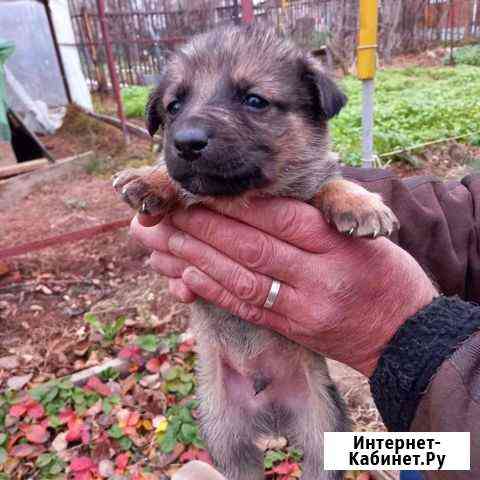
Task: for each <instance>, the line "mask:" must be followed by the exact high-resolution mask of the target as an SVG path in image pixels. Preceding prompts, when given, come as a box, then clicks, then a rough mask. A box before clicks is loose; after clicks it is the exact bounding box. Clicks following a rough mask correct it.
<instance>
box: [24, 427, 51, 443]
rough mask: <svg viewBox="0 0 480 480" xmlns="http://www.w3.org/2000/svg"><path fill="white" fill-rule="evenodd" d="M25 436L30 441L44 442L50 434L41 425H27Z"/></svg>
mask: <svg viewBox="0 0 480 480" xmlns="http://www.w3.org/2000/svg"><path fill="white" fill-rule="evenodd" d="M25 436H26V437H27V440H28V441H29V442H32V443H45V442H46V441H47V440H48V439H49V438H50V434H49V433H48V432H47V429H46V428H45V427H44V426H43V425H29V426H28V428H26V429H25Z"/></svg>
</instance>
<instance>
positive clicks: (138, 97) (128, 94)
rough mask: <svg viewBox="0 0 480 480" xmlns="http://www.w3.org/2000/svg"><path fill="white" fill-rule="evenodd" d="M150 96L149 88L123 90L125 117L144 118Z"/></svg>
mask: <svg viewBox="0 0 480 480" xmlns="http://www.w3.org/2000/svg"><path fill="white" fill-rule="evenodd" d="M149 94H150V88H149V87H127V88H123V89H122V98H123V105H124V107H125V115H126V116H127V117H128V118H134V117H143V116H144V114H145V105H146V104H147V101H148V96H149Z"/></svg>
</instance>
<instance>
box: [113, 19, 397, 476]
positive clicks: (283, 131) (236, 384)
mask: <svg viewBox="0 0 480 480" xmlns="http://www.w3.org/2000/svg"><path fill="white" fill-rule="evenodd" d="M252 94H254V95H258V96H260V97H262V98H263V99H266V100H267V101H268V107H265V108H261V109H257V108H253V109H252V107H251V106H250V105H249V104H248V103H247V100H248V98H249V95H252ZM345 101H346V99H345V96H344V95H343V94H342V93H341V91H340V90H339V89H338V87H336V86H335V84H334V83H333V82H332V81H331V80H330V79H329V78H328V77H327V76H326V75H325V74H324V73H323V71H322V69H321V67H320V65H318V64H317V63H316V61H315V60H314V59H313V57H311V56H310V55H309V54H308V53H305V52H303V51H301V50H300V49H298V48H297V47H295V46H294V45H293V44H292V43H290V42H289V41H287V40H284V39H279V38H277V37H275V36H274V35H273V34H272V32H270V31H265V30H262V29H258V28H255V27H253V28H252V27H242V28H229V29H223V30H219V31H215V32H212V33H209V34H205V35H201V36H199V37H196V38H194V39H193V40H192V41H191V42H190V43H189V44H188V45H186V46H185V47H184V48H182V49H181V50H180V52H178V53H177V54H176V55H175V56H174V57H173V58H172V59H171V61H170V62H169V64H168V65H167V67H166V69H165V72H164V75H163V78H162V81H161V82H160V85H159V87H158V88H157V89H156V90H155V92H154V93H153V94H152V96H151V99H150V101H149V104H148V106H147V123H148V127H149V130H150V132H151V133H152V134H153V133H154V132H155V131H156V130H157V129H158V128H159V127H160V126H163V128H164V137H165V139H164V153H163V158H162V159H160V161H159V164H158V165H157V166H155V167H152V169H151V170H150V171H148V172H145V171H144V172H141V173H137V172H132V171H127V172H122V173H120V174H119V175H118V176H117V178H116V179H115V187H116V188H117V189H118V190H119V191H120V192H121V193H122V195H123V197H124V199H126V200H127V201H128V203H129V204H130V205H131V206H133V207H134V208H137V209H142V210H143V211H144V212H147V213H152V214H156V215H158V214H161V213H165V212H166V211H168V210H169V209H171V208H173V207H178V206H188V205H190V204H193V203H197V202H207V203H208V202H216V201H218V200H217V199H218V198H219V197H222V198H224V199H225V198H226V199H228V198H232V199H233V198H235V199H239V198H240V199H243V200H244V202H245V205H246V206H248V198H249V197H251V196H259V195H278V196H288V197H293V198H297V199H301V200H305V201H312V203H313V204H314V205H316V206H317V207H318V208H319V209H320V210H321V211H322V212H323V213H324V214H325V216H326V218H327V219H328V220H329V221H330V222H332V223H333V224H334V225H335V226H336V227H337V229H339V230H340V231H343V232H348V233H349V234H355V235H361V236H367V235H373V236H375V235H385V234H388V233H389V232H391V230H392V229H393V228H394V227H395V225H396V219H395V217H394V216H393V214H392V213H391V212H390V210H389V209H388V208H387V207H385V206H384V205H383V203H382V202H381V199H380V198H379V197H378V196H377V195H374V194H371V193H369V192H367V191H366V190H364V189H363V188H361V187H359V186H357V185H354V184H351V183H350V182H347V181H345V180H343V179H341V178H340V175H339V172H338V166H337V162H336V158H335V156H334V155H333V154H332V153H330V151H329V137H328V129H327V121H328V119H329V118H331V117H333V116H334V115H336V114H337V113H338V112H339V111H340V109H341V108H342V107H343V105H344V104H345ZM172 102H175V106H176V107H177V106H178V107H179V110H178V111H175V113H172V111H171V108H172ZM192 131H194V132H196V133H195V135H196V136H197V137H198V135H199V132H200V134H201V135H200V137H199V138H201V146H200V147H198V141H197V143H195V145H196V147H195V148H196V150H194V151H192V150H188V151H187V150H185V151H184V150H183V148H184V144H182V143H178V142H179V138H180V137H182V136H183V137H184V136H185V134H188V135H193V134H192ZM183 137H182V138H183ZM191 145H194V144H193V143H192V144H190V143H189V144H188V146H189V148H190V147H191ZM192 148H193V147H192ZM159 197H160V198H159ZM192 325H193V328H194V330H195V333H196V336H197V339H198V345H199V352H200V354H199V365H198V377H199V397H200V412H201V424H202V431H203V434H204V437H205V440H206V442H207V445H208V448H209V450H210V453H211V455H212V457H213V459H214V460H215V463H216V465H217V466H218V467H219V468H220V469H221V471H222V472H223V473H224V474H225V475H226V477H227V478H228V479H229V480H260V479H262V478H263V465H262V452H261V451H260V450H259V449H258V447H257V446H256V441H257V440H258V439H259V438H260V437H263V436H265V435H284V436H286V437H287V438H288V439H289V441H290V444H291V445H295V446H297V447H299V448H300V449H301V450H303V452H304V462H303V477H302V478H303V479H304V480H337V479H340V478H341V476H342V474H341V472H327V471H324V470H323V460H322V456H323V433H324V432H325V431H342V430H346V429H348V428H349V422H348V419H347V417H346V415H345V412H344V406H343V401H342V400H341V398H340V396H339V395H338V393H337V391H336V388H335V386H334V385H333V383H332V381H331V379H330V377H329V374H328V370H327V367H326V363H325V359H324V358H323V357H321V356H320V355H317V354H314V353H312V352H311V351H309V350H307V349H305V348H303V347H300V346H299V345H297V344H295V343H292V342H291V341H289V340H287V339H286V338H284V337H281V336H280V335H278V334H276V333H273V332H271V331H268V330H266V329H264V328H261V327H257V326H254V325H250V324H247V323H246V322H245V321H243V320H242V319H241V318H238V317H236V316H234V315H231V314H230V313H228V312H226V311H223V310H221V309H219V308H217V307H215V306H213V305H209V304H206V303H205V302H203V301H198V302H197V303H196V305H195V307H194V312H193V315H192Z"/></svg>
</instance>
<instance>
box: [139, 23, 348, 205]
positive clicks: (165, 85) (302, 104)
mask: <svg viewBox="0 0 480 480" xmlns="http://www.w3.org/2000/svg"><path fill="white" fill-rule="evenodd" d="M345 103H346V97H345V96H344V94H343V93H342V92H341V91H340V90H339V89H338V87H337V86H336V85H335V83H334V82H333V81H332V80H330V79H329V78H328V77H327V76H326V75H325V74H324V73H323V72H322V69H321V67H320V65H319V64H318V63H317V62H316V60H314V58H313V57H311V56H310V55H309V54H307V53H305V52H303V51H302V50H300V49H298V48H297V47H295V46H294V45H293V44H292V43H290V42H289V41H286V40H284V39H280V38H278V37H277V36H275V34H273V32H271V31H268V30H265V29H262V28H258V27H252V26H248V27H245V26H243V27H236V28H228V29H221V30H216V31H213V32H211V33H207V34H204V35H200V36H198V37H195V38H194V39H193V40H192V41H191V42H190V43H189V44H187V45H185V46H184V47H183V48H182V49H181V50H179V51H178V52H177V53H176V54H175V55H174V56H173V57H172V58H171V59H170V61H169V63H168V64H167V66H166V68H165V70H164V73H163V77H162V80H161V82H160V85H159V86H158V88H157V89H156V90H155V91H154V92H153V94H152V96H151V98H150V101H149V103H148V105H147V124H148V130H149V131H150V133H151V134H152V135H153V134H154V133H155V132H156V131H157V130H158V128H159V127H161V126H162V127H163V128H164V134H165V138H164V156H165V160H166V163H167V168H168V171H169V174H170V176H171V177H172V178H173V179H174V180H176V181H177V182H178V183H179V184H180V185H181V186H182V187H183V188H184V189H186V190H188V191H189V192H191V193H193V194H195V195H199V196H233V195H240V194H242V193H244V192H246V191H247V190H252V189H263V188H272V186H274V185H275V182H277V181H278V179H279V178H280V177H282V178H285V177H286V176H288V175H286V172H287V171H291V170H292V169H294V168H295V166H296V165H297V166H300V165H305V164H306V163H308V162H312V161H317V162H321V161H322V158H321V155H322V154H325V152H326V149H327V144H328V134H327V128H326V123H327V121H328V119H330V118H332V117H333V116H335V115H336V114H337V113H338V112H339V111H340V110H341V108H342V107H343V106H344V105H345Z"/></svg>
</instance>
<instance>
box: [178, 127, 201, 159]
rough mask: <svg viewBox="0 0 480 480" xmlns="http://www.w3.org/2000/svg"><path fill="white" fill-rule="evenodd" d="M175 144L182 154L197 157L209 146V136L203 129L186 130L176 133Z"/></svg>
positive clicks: (190, 128) (192, 128) (191, 128)
mask: <svg viewBox="0 0 480 480" xmlns="http://www.w3.org/2000/svg"><path fill="white" fill-rule="evenodd" d="M174 143H175V147H176V148H177V150H178V151H179V152H180V153H181V154H183V155H185V156H192V155H193V156H195V155H199V154H200V153H201V151H202V150H203V149H204V148H205V147H206V146H207V145H208V135H207V132H206V131H205V130H204V129H203V128H198V127H189V128H184V129H182V130H179V131H178V132H176V133H175V137H174Z"/></svg>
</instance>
